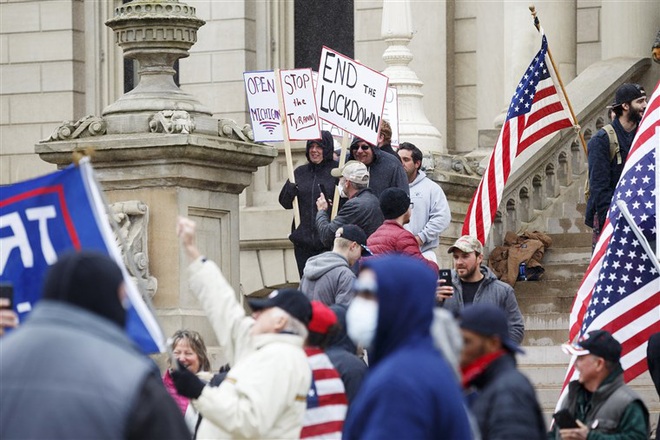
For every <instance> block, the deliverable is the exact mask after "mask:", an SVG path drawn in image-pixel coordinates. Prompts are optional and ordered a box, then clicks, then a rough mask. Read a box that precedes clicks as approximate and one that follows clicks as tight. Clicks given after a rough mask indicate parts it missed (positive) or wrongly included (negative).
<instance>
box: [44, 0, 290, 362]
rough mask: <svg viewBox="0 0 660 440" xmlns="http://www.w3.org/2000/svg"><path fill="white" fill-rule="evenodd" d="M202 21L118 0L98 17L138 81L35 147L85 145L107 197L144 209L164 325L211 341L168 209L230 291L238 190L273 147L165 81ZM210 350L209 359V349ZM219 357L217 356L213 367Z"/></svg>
mask: <svg viewBox="0 0 660 440" xmlns="http://www.w3.org/2000/svg"><path fill="white" fill-rule="evenodd" d="M203 23H204V22H203V21H202V20H199V19H197V18H196V17H195V8H192V7H190V6H187V5H185V4H183V3H179V2H178V1H177V0H160V1H153V0H138V1H133V2H131V3H127V4H125V5H122V6H120V7H118V8H117V9H116V10H115V17H114V18H113V19H112V20H109V21H108V23H107V24H108V26H110V27H112V28H113V29H114V30H115V33H116V35H117V40H118V44H119V45H120V46H121V47H122V48H123V49H124V50H125V53H126V56H130V57H133V58H135V59H137V60H138V62H139V63H140V69H139V73H140V82H139V84H138V86H137V87H136V88H135V89H134V90H133V91H131V92H129V93H127V94H125V95H124V96H122V97H121V98H120V99H119V100H118V101H117V102H115V103H114V104H112V105H110V106H109V107H107V108H106V109H105V110H104V111H103V117H102V118H99V117H91V116H90V117H85V118H82V119H81V120H79V121H77V122H75V123H67V124H64V125H63V126H61V127H60V128H59V129H57V130H56V131H55V132H54V133H53V135H52V136H51V137H50V138H49V139H47V140H44V141H42V142H40V143H39V144H37V145H36V148H35V150H36V152H37V153H38V154H39V156H40V157H41V158H42V159H43V160H45V161H46V162H50V163H54V164H57V165H58V166H59V167H64V166H66V165H68V164H69V163H70V162H71V153H72V152H74V151H78V150H86V149H92V150H93V151H94V152H93V155H92V164H93V166H94V168H95V170H96V173H97V177H98V180H99V181H100V184H101V186H102V188H103V189H104V194H105V196H106V198H107V199H108V202H110V203H111V204H112V203H119V204H120V205H119V206H120V208H119V209H120V210H121V209H123V208H121V207H129V209H130V210H131V212H135V211H138V214H139V213H143V214H144V218H148V221H144V222H143V224H144V225H143V226H142V229H143V230H142V231H139V233H140V234H142V235H143V236H146V237H147V243H148V246H147V248H148V255H146V261H145V259H144V258H143V259H142V265H143V266H147V267H148V268H149V269H150V270H148V273H149V274H150V275H151V276H153V277H155V280H153V281H157V290H156V291H155V293H154V294H153V299H152V301H153V304H154V306H155V307H156V312H157V314H158V316H159V318H160V322H161V324H162V326H163V331H164V333H165V334H166V335H171V334H172V333H173V332H174V331H175V330H176V329H179V328H194V329H196V330H199V331H200V332H201V333H202V335H203V336H204V339H205V340H206V343H207V346H214V345H217V342H216V339H215V336H214V335H213V331H212V330H211V327H210V325H209V324H208V321H207V320H206V319H205V318H204V317H203V313H202V311H201V310H200V309H199V304H198V302H197V300H196V299H195V298H193V297H192V295H191V294H190V293H189V291H188V282H187V276H186V268H187V266H188V260H187V257H186V256H185V255H184V253H183V252H182V251H181V250H180V247H179V244H178V239H177V237H176V232H175V226H176V218H177V216H178V215H184V216H188V217H191V218H192V219H194V220H195V221H196V222H197V223H198V231H199V233H198V236H199V243H198V245H199V247H200V250H201V251H202V252H203V253H204V254H205V255H206V256H207V257H208V258H209V259H212V260H214V261H216V262H217V263H218V265H219V266H220V268H221V269H222V271H223V273H224V274H225V276H226V277H227V278H228V280H229V281H230V283H231V284H232V286H233V287H234V289H235V290H236V292H237V293H239V292H240V291H241V290H240V280H239V273H240V272H239V262H240V257H239V255H240V249H239V221H238V215H239V194H240V193H241V192H242V191H243V189H244V188H246V187H247V186H248V185H250V184H251V182H252V173H254V172H255V171H256V170H257V168H258V167H260V166H265V165H267V164H269V163H270V162H272V160H273V159H274V158H275V157H276V156H277V150H276V149H274V148H272V147H270V146H266V145H261V144H255V143H254V142H253V138H252V132H251V128H250V127H249V126H245V127H239V126H238V125H237V124H236V123H235V122H233V121H231V120H227V119H221V120H216V119H213V118H212V117H211V114H210V112H209V111H208V110H206V109H205V107H204V106H203V105H202V104H200V103H199V102H198V101H197V100H196V99H195V98H194V97H193V96H191V95H188V94H187V93H185V92H183V91H182V90H180V89H179V88H178V87H177V86H176V85H175V84H174V82H173V80H172V74H173V73H174V70H173V68H172V65H173V63H174V62H175V61H176V60H177V59H178V58H181V57H185V56H187V55H188V49H189V48H190V47H191V46H192V44H194V43H195V41H196V30H197V28H199V26H201V25H202V24H203ZM127 202H130V203H127ZM136 207H137V208H138V209H135V208H136ZM147 214H148V217H147ZM142 257H145V256H144V255H142ZM152 285H155V284H154V283H152ZM210 351H211V354H212V356H213V357H214V358H217V356H218V353H217V348H216V349H211V350H210ZM219 363H220V360H219V359H216V362H214V367H215V366H219V365H218V364H219Z"/></svg>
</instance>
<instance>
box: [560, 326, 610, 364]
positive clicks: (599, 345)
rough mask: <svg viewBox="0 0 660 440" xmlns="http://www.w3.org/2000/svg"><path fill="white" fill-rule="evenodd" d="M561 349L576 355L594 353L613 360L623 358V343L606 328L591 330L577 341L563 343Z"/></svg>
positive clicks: (607, 359)
mask: <svg viewBox="0 0 660 440" xmlns="http://www.w3.org/2000/svg"><path fill="white" fill-rule="evenodd" d="M561 349H562V350H563V351H564V353H566V354H572V355H575V356H583V355H585V354H593V355H594V356H598V357H602V358H603V359H605V360H606V361H612V362H619V360H620V359H621V344H619V341H617V340H616V339H614V337H613V336H612V335H611V334H610V332H608V331H606V330H594V331H590V332H589V333H587V334H586V335H584V336H582V337H581V338H580V339H579V340H578V341H577V342H574V343H572V344H563V345H562V346H561Z"/></svg>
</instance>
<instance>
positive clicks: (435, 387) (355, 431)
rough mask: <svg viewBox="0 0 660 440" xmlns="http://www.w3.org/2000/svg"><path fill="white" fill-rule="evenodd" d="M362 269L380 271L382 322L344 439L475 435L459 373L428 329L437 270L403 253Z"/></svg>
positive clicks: (369, 262)
mask: <svg viewBox="0 0 660 440" xmlns="http://www.w3.org/2000/svg"><path fill="white" fill-rule="evenodd" d="M364 267H365V268H369V269H371V270H373V271H374V272H375V275H376V283H377V285H378V289H377V292H376V297H377V300H378V323H377V328H376V334H375V337H374V342H373V344H372V347H370V348H369V350H368V351H369V363H370V371H369V373H368V374H367V377H366V379H365V380H364V382H363V384H362V387H361V389H360V393H359V394H358V396H357V397H356V399H355V401H354V402H353V403H352V405H351V407H350V408H349V412H348V416H347V418H346V421H345V423H344V438H347V439H361V438H451V439H467V438H471V431H470V427H469V423H468V418H467V414H466V412H465V405H464V401H463V397H462V393H461V391H460V388H459V386H458V383H457V381H456V377H455V375H454V374H453V372H452V371H451V369H450V367H449V366H448V364H447V362H446V361H445V359H444V358H443V357H442V355H440V353H439V352H438V351H437V350H436V349H435V348H434V346H433V340H432V338H431V334H430V327H431V322H432V320H433V304H434V301H435V300H434V298H435V286H436V278H437V276H436V274H435V273H433V271H432V270H431V269H429V268H428V267H427V266H426V265H424V263H422V262H420V261H417V260H415V259H412V258H410V257H406V256H401V255H387V256H383V257H374V258H371V259H369V260H367V261H365V262H364Z"/></svg>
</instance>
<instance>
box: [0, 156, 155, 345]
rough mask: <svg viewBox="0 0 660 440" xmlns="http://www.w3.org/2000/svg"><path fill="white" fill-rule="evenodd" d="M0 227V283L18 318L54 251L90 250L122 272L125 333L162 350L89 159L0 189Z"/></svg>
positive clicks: (36, 292) (32, 300)
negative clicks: (7, 288) (7, 286)
mask: <svg viewBox="0 0 660 440" xmlns="http://www.w3.org/2000/svg"><path fill="white" fill-rule="evenodd" d="M0 231H1V233H0V282H3V283H9V284H11V285H13V287H14V302H13V308H14V310H15V311H16V313H18V315H19V318H20V320H21V321H23V320H24V319H25V318H26V317H27V315H28V314H29V313H30V311H31V310H32V308H33V307H34V305H35V304H36V303H37V302H38V301H39V299H40V298H41V294H42V286H43V281H44V277H45V275H46V272H47V270H48V267H49V266H51V265H52V264H54V263H55V262H56V261H57V259H58V256H59V255H61V254H62V253H64V252H68V251H80V250H94V251H98V252H101V253H104V254H107V255H109V256H110V257H111V258H112V259H113V260H115V262H116V263H117V264H118V265H119V267H120V268H121V270H122V273H123V275H124V282H125V286H126V293H127V296H128V299H129V301H130V307H129V309H128V311H127V319H126V331H127V333H128V335H129V336H130V337H131V339H133V340H134V341H135V342H136V344H137V345H138V346H139V347H140V348H141V349H142V350H143V351H144V352H145V353H155V352H162V351H163V350H164V348H165V344H164V337H163V333H162V331H161V329H160V327H159V325H158V323H157V321H156V319H155V317H154V316H153V314H152V312H151V310H150V309H149V307H148V306H147V305H146V304H145V302H144V300H143V299H142V296H141V295H140V292H139V291H138V289H137V286H136V285H135V283H134V282H133V280H132V278H131V276H130V275H129V273H128V271H127V270H126V267H125V266H124V263H123V261H122V258H121V253H120V251H119V248H118V247H117V243H116V238H115V236H114V234H113V233H112V230H111V228H110V224H109V220H108V216H107V214H106V204H105V203H104V202H103V199H102V196H101V192H100V189H99V187H98V185H97V184H96V180H95V179H94V177H93V170H92V167H91V165H89V160H87V159H83V160H82V161H81V163H80V166H74V165H71V166H69V167H68V168H65V169H64V170H61V171H56V172H55V173H52V174H48V175H46V176H42V177H38V178H36V179H32V180H28V181H25V182H19V183H15V184H13V185H7V186H4V187H2V193H1V196H0Z"/></svg>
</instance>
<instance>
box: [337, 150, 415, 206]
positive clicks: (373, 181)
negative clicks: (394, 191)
mask: <svg viewBox="0 0 660 440" xmlns="http://www.w3.org/2000/svg"><path fill="white" fill-rule="evenodd" d="M348 159H349V160H357V161H359V162H362V163H363V164H365V165H366V166H367V170H368V171H369V176H370V179H369V188H371V189H372V190H373V192H374V193H375V194H376V197H380V194H381V193H382V192H383V191H385V190H386V189H387V188H393V187H396V188H401V189H402V190H404V191H405V192H406V194H410V189H409V188H408V176H407V175H406V171H405V170H404V169H403V164H401V160H399V158H398V156H396V157H395V155H392V154H388V153H385V152H384V151H382V150H381V149H380V148H378V147H374V146H373V145H371V144H370V143H369V142H367V141H365V140H364V139H360V138H358V137H356V138H354V139H353V142H352V143H351V155H350V156H349V157H348Z"/></svg>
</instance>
